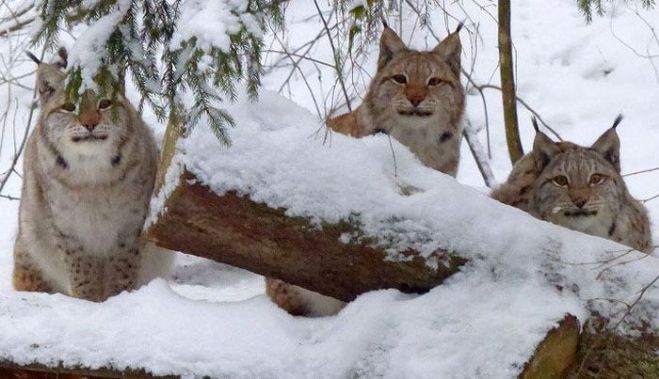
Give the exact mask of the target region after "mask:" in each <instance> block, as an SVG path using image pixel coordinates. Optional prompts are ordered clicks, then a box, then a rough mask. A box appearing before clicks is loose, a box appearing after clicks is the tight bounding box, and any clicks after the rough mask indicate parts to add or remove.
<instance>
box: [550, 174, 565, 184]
mask: <svg viewBox="0 0 659 379" xmlns="http://www.w3.org/2000/svg"><path fill="white" fill-rule="evenodd" d="M552 182H554V184H556V185H557V186H559V187H565V186H567V178H566V177H565V176H563V175H559V176H557V177H555V178H554V179H552Z"/></svg>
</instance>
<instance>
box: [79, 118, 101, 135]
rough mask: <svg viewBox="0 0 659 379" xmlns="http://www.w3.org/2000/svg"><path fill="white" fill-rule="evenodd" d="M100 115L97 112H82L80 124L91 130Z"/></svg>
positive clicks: (96, 123)
mask: <svg viewBox="0 0 659 379" xmlns="http://www.w3.org/2000/svg"><path fill="white" fill-rule="evenodd" d="M100 119H101V117H100V115H99V114H82V115H80V124H81V125H82V126H84V127H85V129H87V130H89V131H90V132H93V131H94V129H96V126H97V125H98V122H99V121H100Z"/></svg>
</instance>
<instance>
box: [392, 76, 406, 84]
mask: <svg viewBox="0 0 659 379" xmlns="http://www.w3.org/2000/svg"><path fill="white" fill-rule="evenodd" d="M391 79H392V80H393V81H394V82H396V83H398V84H406V83H407V77H406V76H405V75H400V74H399V75H394V76H392V77H391Z"/></svg>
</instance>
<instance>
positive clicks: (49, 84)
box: [37, 63, 65, 107]
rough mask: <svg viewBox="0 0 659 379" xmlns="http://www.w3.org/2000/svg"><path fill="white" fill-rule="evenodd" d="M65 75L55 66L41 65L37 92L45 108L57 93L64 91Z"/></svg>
mask: <svg viewBox="0 0 659 379" xmlns="http://www.w3.org/2000/svg"><path fill="white" fill-rule="evenodd" d="M64 77H65V75H64V73H63V72H62V71H60V70H59V69H58V68H57V67H56V66H55V65H51V64H48V63H41V64H40V65H39V67H38V68H37V91H38V92H39V103H41V106H42V107H43V106H44V105H45V104H46V103H47V102H48V101H49V100H50V99H51V98H52V97H53V95H54V94H55V92H57V91H61V90H63V89H64Z"/></svg>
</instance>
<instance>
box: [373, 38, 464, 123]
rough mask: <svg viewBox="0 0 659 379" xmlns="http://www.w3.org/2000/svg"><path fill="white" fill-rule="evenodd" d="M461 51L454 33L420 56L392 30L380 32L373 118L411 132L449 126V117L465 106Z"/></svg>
mask: <svg viewBox="0 0 659 379" xmlns="http://www.w3.org/2000/svg"><path fill="white" fill-rule="evenodd" d="M460 52H461V46H460V39H459V36H458V34H457V32H456V33H453V34H451V35H449V36H448V37H447V38H446V39H444V40H443V41H442V42H441V43H440V44H439V45H437V47H435V48H434V49H433V50H431V51H424V52H421V51H415V50H411V49H408V48H407V47H406V46H405V44H404V43H403V42H402V41H401V40H400V38H399V37H398V36H397V35H396V34H395V33H394V32H393V30H391V29H389V28H385V30H384V32H383V34H382V38H381V42H380V57H379V61H378V72H377V74H376V76H375V78H374V79H373V82H372V84H371V88H370V93H369V100H370V105H371V109H372V111H373V112H374V114H376V115H379V117H378V118H379V119H384V118H386V119H387V120H388V122H387V124H389V125H395V124H401V123H402V124H404V125H409V127H411V128H414V127H417V128H422V127H424V126H426V125H427V124H428V122H433V123H437V122H438V121H443V122H446V123H450V122H452V121H454V120H452V118H455V117H452V116H453V115H454V114H455V113H456V110H457V111H458V112H457V113H461V112H460V111H461V109H462V106H463V102H464V93H463V89H462V85H461V83H460ZM460 115H461V114H460ZM392 121H393V122H392ZM385 129H386V128H385Z"/></svg>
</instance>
